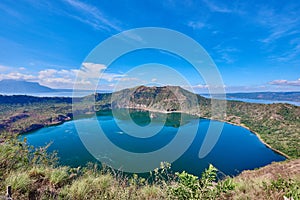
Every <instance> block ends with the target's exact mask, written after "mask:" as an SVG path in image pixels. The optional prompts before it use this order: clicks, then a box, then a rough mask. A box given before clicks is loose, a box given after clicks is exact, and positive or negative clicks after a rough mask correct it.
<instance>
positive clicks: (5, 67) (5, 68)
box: [0, 65, 11, 72]
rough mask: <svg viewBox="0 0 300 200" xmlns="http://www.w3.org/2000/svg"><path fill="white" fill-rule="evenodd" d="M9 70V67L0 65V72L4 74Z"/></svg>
mask: <svg viewBox="0 0 300 200" xmlns="http://www.w3.org/2000/svg"><path fill="white" fill-rule="evenodd" d="M9 69H11V67H8V66H4V65H0V72H5V71H7V70H9Z"/></svg>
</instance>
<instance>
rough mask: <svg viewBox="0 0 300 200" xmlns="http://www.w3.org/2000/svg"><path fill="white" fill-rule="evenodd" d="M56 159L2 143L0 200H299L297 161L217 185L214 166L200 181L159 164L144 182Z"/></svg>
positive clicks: (43, 150) (41, 150) (299, 165)
mask: <svg viewBox="0 0 300 200" xmlns="http://www.w3.org/2000/svg"><path fill="white" fill-rule="evenodd" d="M55 158H56V157H55V155H48V154H47V153H46V148H39V149H32V148H28V146H26V144H25V142H19V141H17V140H16V139H14V138H10V139H6V140H5V141H4V142H3V143H2V144H1V145H0V179H1V180H0V188H1V192H0V198H1V196H4V195H5V187H6V186H8V185H11V186H12V197H13V198H14V199H72V200H81V199H283V197H287V198H293V199H295V200H296V199H300V188H299V185H300V160H294V161H289V162H285V163H280V164H279V163H276V164H272V165H270V166H268V168H263V169H259V170H256V171H252V172H245V173H242V174H241V175H240V176H238V177H235V178H229V177H228V178H225V179H223V180H220V181H218V182H216V169H215V168H214V167H213V166H212V165H210V166H209V167H208V169H207V170H206V171H205V172H204V173H203V174H202V177H201V178H198V177H196V176H194V175H191V174H188V173H186V172H181V173H175V174H174V173H171V172H170V171H169V170H170V165H169V164H167V163H162V164H161V167H160V168H159V169H156V170H154V171H153V172H152V173H151V174H150V175H149V177H148V178H143V177H139V176H138V175H135V174H134V175H131V176H125V175H123V174H122V173H120V172H116V171H114V170H111V169H110V168H107V167H103V168H102V169H100V168H99V167H98V166H96V165H92V164H91V165H89V166H87V167H84V168H70V167H66V166H56V165H55V161H56V159H55ZM270 169H271V170H270ZM278 169H284V170H278ZM264 171H269V172H272V174H271V175H269V177H264V176H265V175H268V174H267V173H265V172H264ZM283 172H284V173H283ZM249 173H250V174H249ZM261 174H263V176H261Z"/></svg>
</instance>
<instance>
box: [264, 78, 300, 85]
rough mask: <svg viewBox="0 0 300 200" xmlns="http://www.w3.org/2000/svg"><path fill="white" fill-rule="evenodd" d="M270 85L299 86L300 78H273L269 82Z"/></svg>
mask: <svg viewBox="0 0 300 200" xmlns="http://www.w3.org/2000/svg"><path fill="white" fill-rule="evenodd" d="M269 84H270V85H281V86H300V78H299V79H298V80H295V81H288V80H274V81H271V82H269Z"/></svg>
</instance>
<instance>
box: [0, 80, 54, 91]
mask: <svg viewBox="0 0 300 200" xmlns="http://www.w3.org/2000/svg"><path fill="white" fill-rule="evenodd" d="M55 91H56V90H55V89H52V88H49V87H46V86H42V85H40V84H39V83H35V82H28V81H23V80H11V79H5V80H2V81H0V93H25V94H26V93H39V92H55Z"/></svg>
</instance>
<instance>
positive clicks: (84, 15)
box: [64, 0, 122, 32]
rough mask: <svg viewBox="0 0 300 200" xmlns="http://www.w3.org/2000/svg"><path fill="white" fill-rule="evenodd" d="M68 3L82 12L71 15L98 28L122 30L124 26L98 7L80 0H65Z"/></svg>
mask: <svg viewBox="0 0 300 200" xmlns="http://www.w3.org/2000/svg"><path fill="white" fill-rule="evenodd" d="M64 2H66V3H67V4H68V5H70V6H71V7H73V8H75V9H76V10H77V11H79V12H80V14H79V15H74V14H69V16H70V17H73V18H74V19H76V20H78V21H80V22H83V23H85V24H87V25H90V26H92V27H94V28H96V29H101V30H103V29H105V30H114V31H118V32H119V31H122V28H121V27H119V26H118V25H116V24H115V23H113V22H112V21H113V20H112V19H109V18H108V17H107V16H105V15H104V14H103V13H102V12H101V11H100V10H99V9H98V8H97V7H95V6H93V5H90V4H87V3H85V2H81V1H79V0H64Z"/></svg>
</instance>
